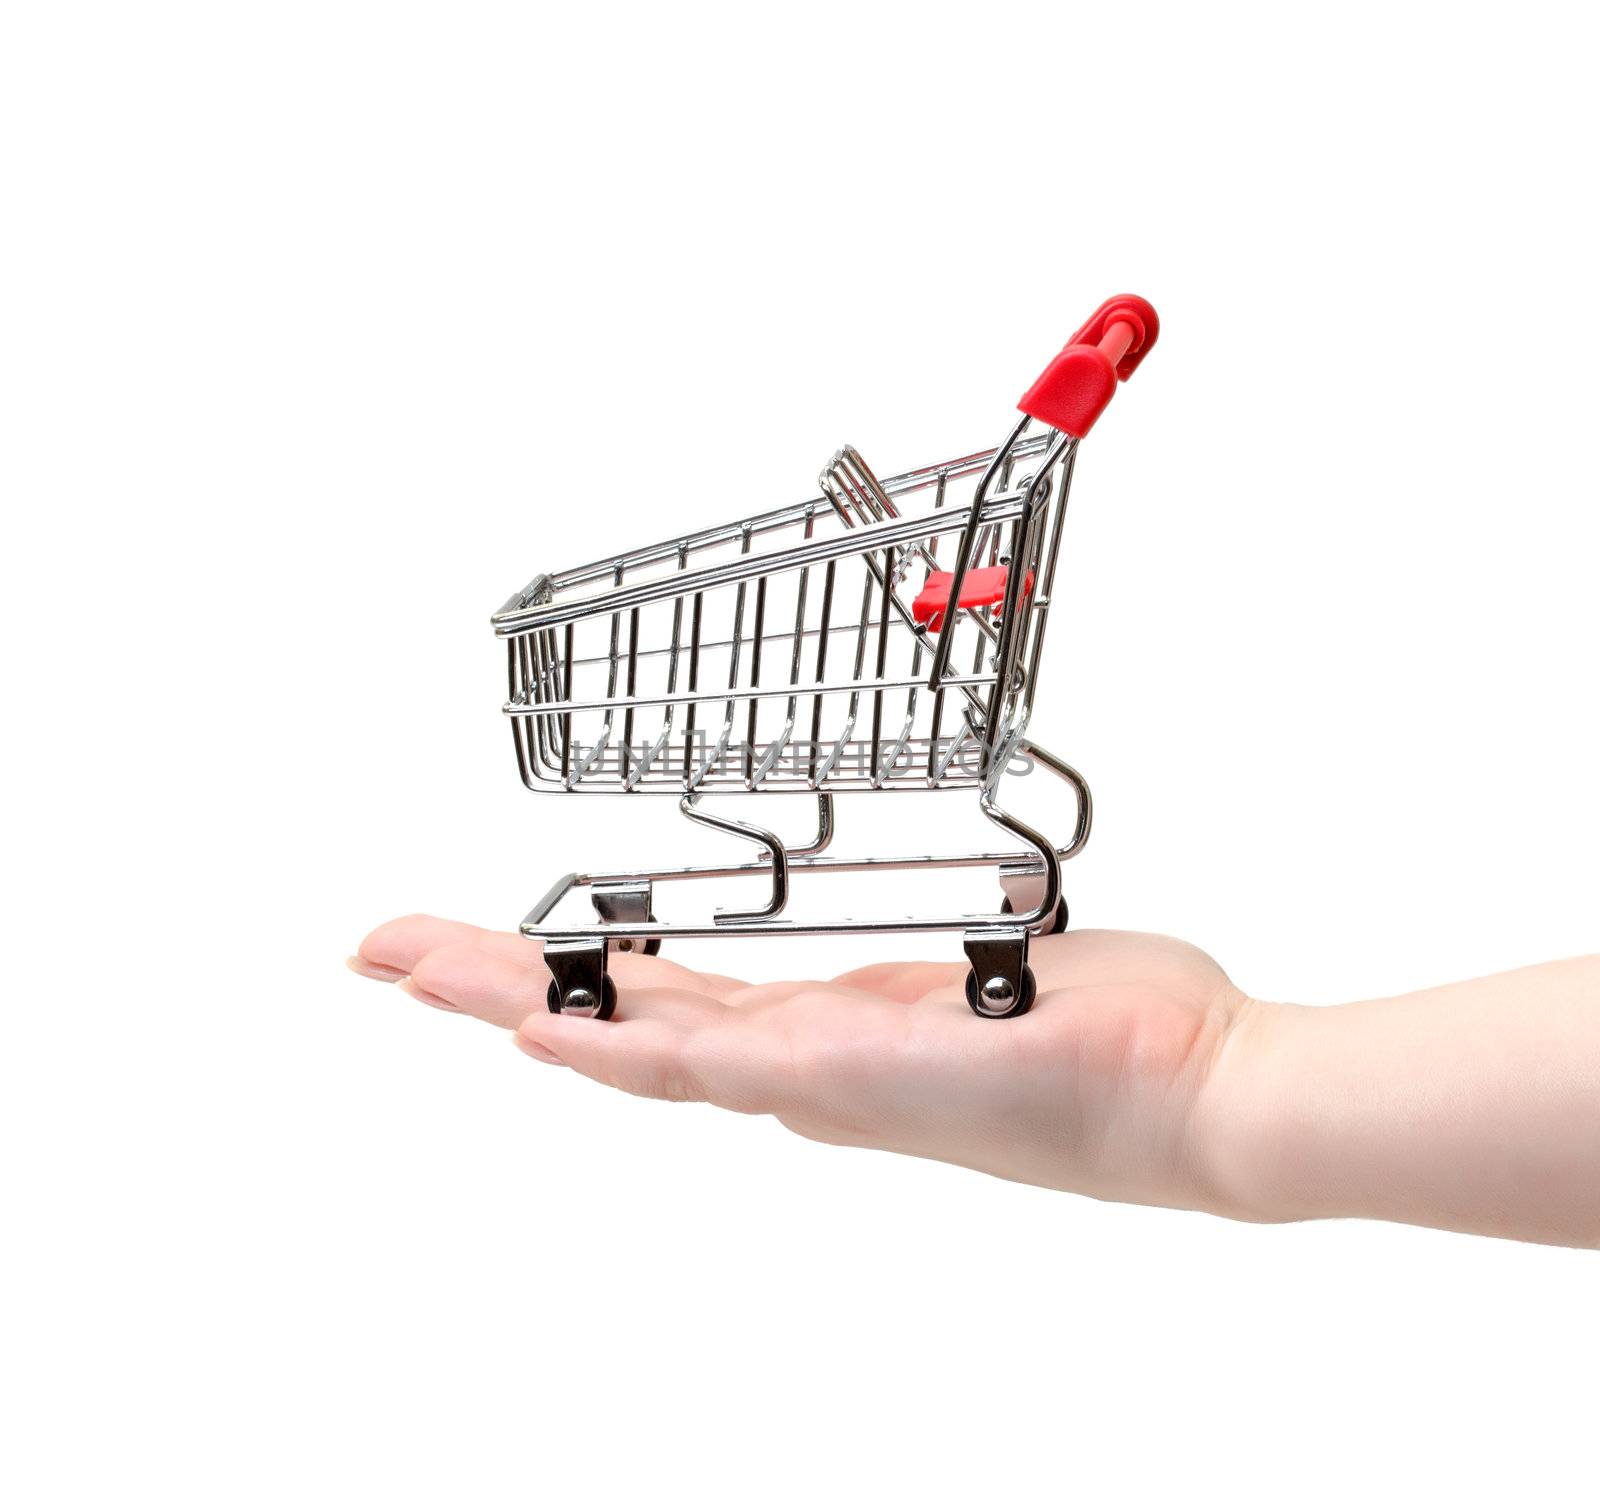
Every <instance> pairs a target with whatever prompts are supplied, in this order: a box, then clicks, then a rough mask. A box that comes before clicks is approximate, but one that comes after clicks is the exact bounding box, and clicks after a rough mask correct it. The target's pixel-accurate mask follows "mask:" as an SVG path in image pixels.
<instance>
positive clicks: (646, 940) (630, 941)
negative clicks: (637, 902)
mask: <svg viewBox="0 0 1600 1507" xmlns="http://www.w3.org/2000/svg"><path fill="white" fill-rule="evenodd" d="M655 919H656V918H655V917H654V916H646V917H645V920H646V921H650V922H652V923H653V922H654V921H655ZM611 945H612V946H613V947H615V948H616V949H617V951H618V952H625V953H628V954H629V955H630V956H631V957H646V958H653V957H654V956H655V955H656V954H657V953H658V952H660V951H661V938H660V937H624V938H623V939H622V940H621V941H620V942H613V943H612V944H611Z"/></svg>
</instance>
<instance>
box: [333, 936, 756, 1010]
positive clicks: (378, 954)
mask: <svg viewBox="0 0 1600 1507" xmlns="http://www.w3.org/2000/svg"><path fill="white" fill-rule="evenodd" d="M458 943H474V944H476V945H477V946H479V947H483V948H485V949H487V950H488V951H491V952H493V953H495V954H497V955H498V956H500V957H503V958H505V959H507V960H508V961H511V962H514V963H515V962H521V963H526V964H529V965H531V966H537V965H538V964H539V963H540V960H541V959H542V958H543V955H544V944H543V943H542V942H539V941H537V940H536V939H535V938H533V937H525V936H523V935H522V934H521V933H520V932H510V931H489V930H487V929H486V928H484V927H481V926H471V925H469V924H468V923H466V922H464V921H446V920H443V919H441V918H440V917H438V916H427V915H414V916H401V917H400V918H399V919H398V920H395V921H388V922H385V923H384V925H382V926H380V927H378V928H377V930H376V931H374V932H372V933H371V934H370V935H369V936H367V937H366V939H365V940H364V941H363V942H362V943H361V946H360V948H359V949H358V951H357V955H356V956H355V957H353V958H351V959H350V960H349V961H350V967H351V968H353V969H354V970H355V971H356V972H357V973H359V974H361V975H362V976H363V977H365V978H370V979H376V980H378V981H379V982H381V983H391V984H392V983H398V982H399V980H401V979H402V978H405V977H406V976H407V975H408V974H409V973H411V972H412V971H413V970H414V969H415V968H416V966H417V964H418V963H420V962H421V960H422V959H423V958H424V957H426V956H427V955H428V954H429V953H430V952H434V951H436V950H437V949H439V948H441V947H448V946H452V945H455V944H458ZM610 969H611V972H612V974H613V975H614V976H615V977H616V979H617V982H618V986H619V987H621V986H622V985H623V984H624V983H626V982H641V983H651V984H667V983H676V984H678V985H681V986H682V987H683V988H687V989H695V990H698V991H700V992H702V993H707V994H710V995H712V996H713V997H715V998H718V999H724V998H727V997H728V996H729V995H732V994H733V993H735V992H736V991H737V990H740V989H743V988H745V987H746V985H745V984H744V982H743V981H742V980H740V979H734V978H726V977H724V976H723V975H721V974H709V973H696V972H694V971H693V970H692V969H688V968H684V967H683V966H682V965H681V964H676V963H673V962H672V960H671V959H670V958H653V957H647V956H646V955H645V954H643V953H627V952H619V951H617V950H616V949H615V948H613V949H612V952H611V958H610ZM641 969H642V970H644V971H643V972H641V971H640V970H641ZM512 1024H515V1022H512Z"/></svg>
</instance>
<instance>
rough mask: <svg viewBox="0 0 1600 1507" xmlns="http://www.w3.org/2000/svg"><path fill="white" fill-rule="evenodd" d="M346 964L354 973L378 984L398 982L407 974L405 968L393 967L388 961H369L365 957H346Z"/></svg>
mask: <svg viewBox="0 0 1600 1507" xmlns="http://www.w3.org/2000/svg"><path fill="white" fill-rule="evenodd" d="M344 966H345V967H346V968H348V969H349V970H350V971H351V972H352V973H354V974H357V975H358V976H359V977H361V978H364V979H371V980H372V981H373V982H374V983H376V984H398V983H399V982H400V980H401V979H403V978H404V977H405V976H406V974H405V970H404V969H403V968H391V967H389V965H388V964H387V963H369V962H368V961H367V960H366V959H365V958H363V957H353V958H346V959H345V960H344Z"/></svg>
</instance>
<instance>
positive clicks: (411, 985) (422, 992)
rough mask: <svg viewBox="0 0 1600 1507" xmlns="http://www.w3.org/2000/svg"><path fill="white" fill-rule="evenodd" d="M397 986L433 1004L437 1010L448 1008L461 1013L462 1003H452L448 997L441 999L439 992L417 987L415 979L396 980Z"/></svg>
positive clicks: (423, 1002) (452, 1011)
mask: <svg viewBox="0 0 1600 1507" xmlns="http://www.w3.org/2000/svg"><path fill="white" fill-rule="evenodd" d="M395 987H396V988H397V989H403V990H404V991H405V992H406V993H407V994H409V995H410V996H411V997H412V999H414V1000H417V1001H419V1002H420V1003H422V1004H424V1005H432V1006H433V1008H434V1009H435V1010H448V1011H449V1012H450V1013H451V1014H452V1015H459V1014H460V1013H461V1006H460V1005H452V1004H451V1003H450V1001H449V1000H447V999H440V998H439V996H438V995H437V994H429V993H428V991H427V990H426V989H419V988H417V981H416V980H415V979H410V978H403V979H399V980H397V981H396V984H395Z"/></svg>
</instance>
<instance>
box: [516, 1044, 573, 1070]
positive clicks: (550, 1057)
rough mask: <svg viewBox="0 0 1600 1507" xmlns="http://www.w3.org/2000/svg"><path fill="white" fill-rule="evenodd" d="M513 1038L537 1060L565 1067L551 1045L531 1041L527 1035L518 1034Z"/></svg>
mask: <svg viewBox="0 0 1600 1507" xmlns="http://www.w3.org/2000/svg"><path fill="white" fill-rule="evenodd" d="M513 1040H514V1041H515V1042H516V1043H517V1046H518V1047H519V1048H520V1049H521V1050H522V1051H524V1052H526V1053H527V1054H528V1055H529V1056H530V1057H531V1058H533V1060H534V1061H535V1062H548V1063H549V1064H550V1066H551V1067H565V1066H566V1063H564V1062H563V1061H562V1060H561V1059H560V1058H559V1057H557V1056H556V1054H555V1053H554V1052H552V1051H551V1050H550V1048H549V1047H542V1046H540V1045H539V1043H538V1042H537V1041H529V1040H528V1038H527V1037H526V1036H516V1037H514V1038H513Z"/></svg>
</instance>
